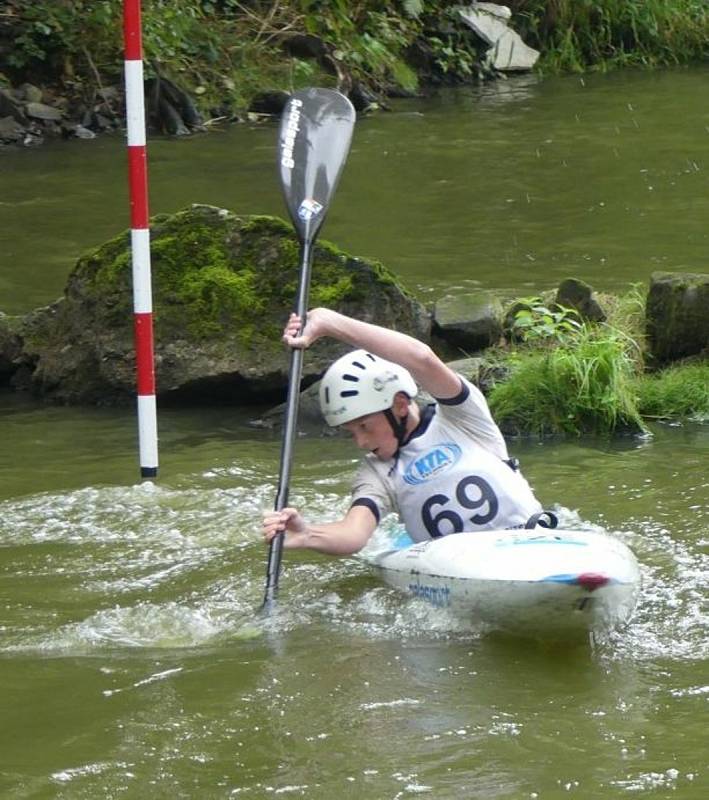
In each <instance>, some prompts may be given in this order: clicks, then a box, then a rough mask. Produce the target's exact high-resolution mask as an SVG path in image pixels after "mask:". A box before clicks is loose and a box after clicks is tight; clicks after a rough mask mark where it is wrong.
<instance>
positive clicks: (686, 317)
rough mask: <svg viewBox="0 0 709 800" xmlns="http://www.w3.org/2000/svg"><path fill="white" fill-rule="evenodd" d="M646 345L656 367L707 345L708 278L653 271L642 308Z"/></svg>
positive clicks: (701, 350)
mask: <svg viewBox="0 0 709 800" xmlns="http://www.w3.org/2000/svg"><path fill="white" fill-rule="evenodd" d="M645 309H646V310H645V314H646V326H647V336H648V346H649V349H650V353H651V355H652V357H653V358H654V359H655V361H656V362H657V363H658V364H665V363H668V362H670V361H675V360H677V359H680V358H685V357H687V356H693V355H697V354H699V353H701V352H703V351H705V350H706V348H707V346H708V345H709V275H706V274H696V273H690V272H677V273H675V272H653V274H652V275H651V277H650V289H649V291H648V296H647V302H646V306H645Z"/></svg>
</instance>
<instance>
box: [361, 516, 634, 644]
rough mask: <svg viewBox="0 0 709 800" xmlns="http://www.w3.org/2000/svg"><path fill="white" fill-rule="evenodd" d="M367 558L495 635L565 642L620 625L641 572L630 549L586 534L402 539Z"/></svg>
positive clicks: (411, 590) (410, 589)
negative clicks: (552, 637)
mask: <svg viewBox="0 0 709 800" xmlns="http://www.w3.org/2000/svg"><path fill="white" fill-rule="evenodd" d="M390 545H391V547H390V549H388V550H384V551H379V552H378V553H375V554H373V555H372V556H370V557H368V560H369V562H370V563H371V564H372V565H373V566H374V567H375V568H376V569H377V570H378V571H379V572H380V574H381V575H382V577H383V579H384V580H385V581H386V582H387V583H388V584H390V585H391V586H394V587H395V588H397V589H400V590H402V591H404V592H406V593H408V594H409V595H411V596H413V597H416V598H420V599H421V600H424V601H425V602H427V603H430V604H431V605H434V606H437V607H440V608H449V609H451V610H452V611H453V612H455V613H456V614H464V615H465V616H466V617H468V618H470V619H471V620H474V621H480V622H483V623H486V624H488V625H490V626H492V627H493V628H496V629H501V630H506V631H510V632H515V633H524V634H527V635H540V636H550V635H559V636H566V635H568V634H571V633H580V632H586V631H588V632H591V631H601V630H603V631H607V630H610V629H613V628H617V627H620V626H622V625H623V624H625V623H626V622H627V621H628V620H629V618H630V616H631V614H632V612H633V609H634V608H635V605H636V602H637V597H638V593H639V589H640V571H639V568H638V564H637V561H636V559H635V556H634V555H633V553H632V552H631V550H630V549H629V548H628V547H627V546H626V545H625V544H623V543H622V542H621V541H619V540H617V539H614V538H613V537H611V536H609V535H607V534H602V533H595V532H588V531H567V530H546V529H541V528H536V529H533V530H523V531H520V530H513V531H510V530H504V531H483V532H480V533H467V534H453V535H450V536H444V537H442V538H440V539H432V540H430V541H426V542H420V543H413V542H412V541H411V539H410V538H409V537H408V535H407V534H405V533H403V534H401V535H399V536H398V537H397V538H396V539H394V540H392V541H391V543H390Z"/></svg>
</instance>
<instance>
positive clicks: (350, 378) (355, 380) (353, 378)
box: [342, 374, 359, 383]
mask: <svg viewBox="0 0 709 800" xmlns="http://www.w3.org/2000/svg"><path fill="white" fill-rule="evenodd" d="M342 380H343V381H350V383H359V378H358V377H357V376H356V375H348V374H345V375H343V376H342Z"/></svg>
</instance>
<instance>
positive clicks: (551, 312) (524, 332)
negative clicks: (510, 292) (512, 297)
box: [511, 297, 582, 342]
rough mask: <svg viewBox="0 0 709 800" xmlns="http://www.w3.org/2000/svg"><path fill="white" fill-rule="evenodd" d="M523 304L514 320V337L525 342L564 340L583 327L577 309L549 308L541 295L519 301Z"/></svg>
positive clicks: (564, 307)
mask: <svg viewBox="0 0 709 800" xmlns="http://www.w3.org/2000/svg"><path fill="white" fill-rule="evenodd" d="M518 302H519V304H520V305H521V306H522V308H520V309H519V310H518V311H517V312H516V313H515V316H514V320H513V322H512V331H511V332H512V335H513V338H515V339H518V340H521V341H524V342H538V341H540V340H543V339H552V340H554V341H555V342H563V341H565V340H566V339H568V337H569V336H570V335H572V334H575V333H578V332H579V330H580V329H581V327H582V326H581V322H580V320H579V316H578V314H577V313H576V310H575V309H573V308H567V307H566V306H561V305H556V306H554V307H553V308H549V307H548V306H547V305H546V304H545V303H544V301H543V300H542V298H541V297H528V298H523V299H521V300H519V301H518Z"/></svg>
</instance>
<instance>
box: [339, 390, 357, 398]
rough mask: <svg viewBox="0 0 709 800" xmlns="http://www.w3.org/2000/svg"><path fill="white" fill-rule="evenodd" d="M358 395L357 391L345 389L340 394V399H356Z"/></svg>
mask: <svg viewBox="0 0 709 800" xmlns="http://www.w3.org/2000/svg"><path fill="white" fill-rule="evenodd" d="M358 394H359V392H358V391H357V389H345V391H344V392H340V397H356V396H357V395H358Z"/></svg>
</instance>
